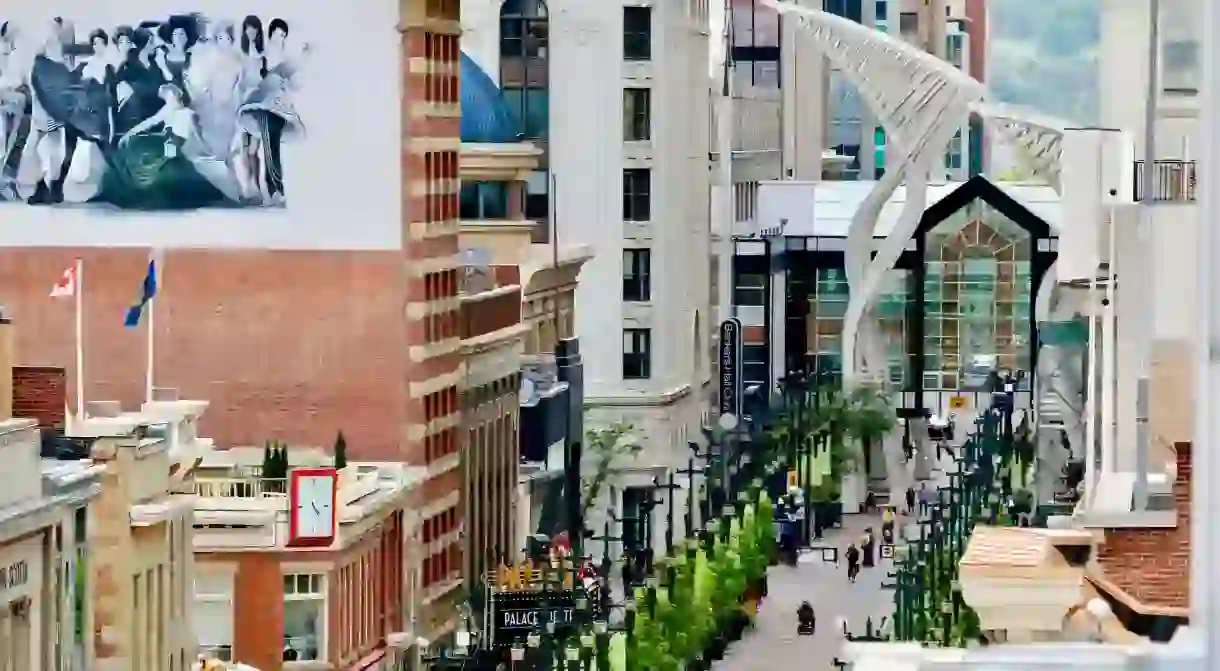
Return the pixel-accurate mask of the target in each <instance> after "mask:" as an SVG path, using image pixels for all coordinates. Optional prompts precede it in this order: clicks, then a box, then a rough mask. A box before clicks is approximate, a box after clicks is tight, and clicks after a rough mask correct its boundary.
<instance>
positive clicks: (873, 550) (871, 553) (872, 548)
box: [860, 527, 877, 568]
mask: <svg viewBox="0 0 1220 671" xmlns="http://www.w3.org/2000/svg"><path fill="white" fill-rule="evenodd" d="M860 555H861V558H862V561H861V562H860V563H861V565H862V566H863V567H864V568H873V567H874V566H876V565H877V564H876V560H875V557H876V556H877V539H876V537H874V536H873V528H872V527H869V528H867V529H865V530H864V538H863V539H862V540H861V541H860Z"/></svg>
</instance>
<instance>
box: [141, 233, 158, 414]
mask: <svg viewBox="0 0 1220 671" xmlns="http://www.w3.org/2000/svg"><path fill="white" fill-rule="evenodd" d="M154 254H155V253H154V252H149V257H148V262H149V263H153V264H155V263H156V256H155V255H154ZM159 271H160V269H159V268H157V267H156V265H154V266H153V278H154V280H156V279H157V275H159V274H160V272H159ZM156 305H157V299H156V297H155V296H154V297H153V298H150V299H149V300H148V368H147V369H146V371H145V378H144V400H145V402H148V403H151V402H152V400H153V361H154V360H155V359H154V358H153V340H154V337H153V336H154V335H155V334H156V328H155V326H156V325H155V324H154V323H153V319H154V317H153V315H154V314H155V312H156V309H155V308H156Z"/></svg>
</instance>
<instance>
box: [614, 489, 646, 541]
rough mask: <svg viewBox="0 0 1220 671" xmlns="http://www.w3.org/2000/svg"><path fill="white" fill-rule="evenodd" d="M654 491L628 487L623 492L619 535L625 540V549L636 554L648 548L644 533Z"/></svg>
mask: <svg viewBox="0 0 1220 671" xmlns="http://www.w3.org/2000/svg"><path fill="white" fill-rule="evenodd" d="M651 494H652V490H650V489H648V488H646V487H627V488H626V489H624V490H623V521H622V525H623V526H622V528H620V529H619V535H620V536H622V538H623V549H625V550H628V551H631V552H635V551H637V550H639V549H641V548H643V547H646V546H647V542H648V541H647V538H646V535H647V534H645V533H644V530H645V527H646V525H645V524H644V521H645V520H644V519H643V518H644V516H645V515H647V514H648V513H647V507H648V499H649V497H650V495H651Z"/></svg>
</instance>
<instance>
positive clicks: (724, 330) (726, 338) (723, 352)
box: [717, 317, 742, 418]
mask: <svg viewBox="0 0 1220 671" xmlns="http://www.w3.org/2000/svg"><path fill="white" fill-rule="evenodd" d="M741 336H742V333H741V320H739V319H737V318H736V317H732V318H729V319H726V320H724V321H723V322H721V323H720V344H719V348H720V349H719V356H718V357H717V358H718V360H719V362H720V378H719V380H720V382H719V385H720V414H721V415H730V414H731V415H734V416H736V417H739V418H740V417H741V385H742V380H741V348H742V337H741Z"/></svg>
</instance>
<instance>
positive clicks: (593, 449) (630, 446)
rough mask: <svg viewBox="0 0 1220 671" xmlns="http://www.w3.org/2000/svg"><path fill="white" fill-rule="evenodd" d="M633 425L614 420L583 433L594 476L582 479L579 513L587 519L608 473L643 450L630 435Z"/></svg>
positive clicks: (608, 476)
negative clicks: (583, 483) (582, 489)
mask: <svg viewBox="0 0 1220 671" xmlns="http://www.w3.org/2000/svg"><path fill="white" fill-rule="evenodd" d="M634 431H635V428H634V427H633V426H632V425H631V424H629V423H627V422H617V423H615V424H612V425H611V426H608V427H605V428H601V429H591V430H589V431H587V432H585V448H586V450H587V456H588V457H590V458H591V459H592V461H593V477H592V478H589V479H587V480H586V481H585V485H584V492H582V494H581V503H580V508H581V510H580V516H581V519H587V518H588V515H589V510H591V509H592V508H593V506H594V505H595V504H596V503H597V499H598V497H599V496H601V493H602V489H603V488H604V487H605V486H606V481H607V480H609V478H610V476H611V474H613V473H614V470H615V469H616V468H617V467H618V463H619V462H620V461H622V460H624V459H628V458H633V457H635V455H637V454H639V452H640V450H641V449H642V448H641V446H640V444H639V443H638V442H636V440H635V438H634V436H633V435H632V434H633V432H634Z"/></svg>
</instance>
